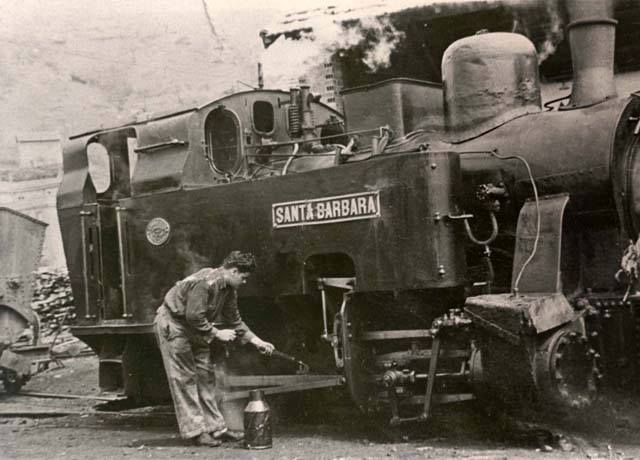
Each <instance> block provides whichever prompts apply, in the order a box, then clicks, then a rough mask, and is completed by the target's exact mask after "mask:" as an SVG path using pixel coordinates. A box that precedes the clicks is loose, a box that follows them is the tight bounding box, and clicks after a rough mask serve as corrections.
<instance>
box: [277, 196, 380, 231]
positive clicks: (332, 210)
mask: <svg viewBox="0 0 640 460" xmlns="http://www.w3.org/2000/svg"><path fill="white" fill-rule="evenodd" d="M271 216H272V220H273V228H285V227H297V226H301V225H319V224H331V223H335V222H347V221H350V220H361V219H374V218H376V217H380V192H379V191H377V190H376V191H375V192H362V193H352V194H349V195H340V196H328V197H324V198H314V199H312V200H299V201H288V202H286V203H273V204H272V205H271Z"/></svg>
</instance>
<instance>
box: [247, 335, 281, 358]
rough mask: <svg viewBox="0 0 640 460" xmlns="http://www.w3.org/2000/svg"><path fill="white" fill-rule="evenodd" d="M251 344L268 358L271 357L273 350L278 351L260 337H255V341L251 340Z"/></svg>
mask: <svg viewBox="0 0 640 460" xmlns="http://www.w3.org/2000/svg"><path fill="white" fill-rule="evenodd" d="M251 343H252V344H253V346H254V347H256V348H257V349H258V351H260V353H262V354H263V355H267V356H269V355H271V353H273V350H275V349H276V347H274V346H273V344H272V343H269V342H265V341H264V340H262V339H261V338H259V337H254V338H253V339H251Z"/></svg>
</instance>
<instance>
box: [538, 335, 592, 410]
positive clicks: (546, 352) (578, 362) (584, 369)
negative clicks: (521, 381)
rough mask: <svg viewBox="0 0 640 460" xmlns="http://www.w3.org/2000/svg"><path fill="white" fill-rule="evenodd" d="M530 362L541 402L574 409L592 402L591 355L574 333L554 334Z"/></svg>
mask: <svg viewBox="0 0 640 460" xmlns="http://www.w3.org/2000/svg"><path fill="white" fill-rule="evenodd" d="M534 362H535V378H536V383H537V387H538V390H539V392H540V396H541V401H542V402H551V403H552V404H556V405H559V406H561V407H564V408H573V409H576V408H583V407H586V406H589V405H590V404H591V403H593V401H594V400H595V398H596V395H597V387H596V374H597V368H596V365H595V353H594V352H593V350H590V349H589V346H588V345H587V344H586V341H585V340H581V337H580V335H579V334H578V333H577V332H575V331H570V330H567V329H560V330H558V331H556V332H555V333H554V334H552V335H551V337H549V338H548V339H547V340H546V341H545V342H544V343H543V345H542V347H541V348H539V349H538V351H537V352H536V354H535V357H534Z"/></svg>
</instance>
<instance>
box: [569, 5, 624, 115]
mask: <svg viewBox="0 0 640 460" xmlns="http://www.w3.org/2000/svg"><path fill="white" fill-rule="evenodd" d="M566 5H567V12H568V14H569V21H570V23H569V25H568V26H567V30H568V32H569V46H570V47H571V60H572V63H573V89H572V91H571V99H570V101H569V104H568V105H567V106H564V107H563V109H565V110H567V109H577V108H580V107H587V106H590V105H594V104H597V103H599V102H602V101H605V100H607V99H610V98H613V97H615V96H616V95H617V93H616V87H615V83H614V81H613V57H614V45H615V34H616V24H617V23H618V21H616V20H614V19H612V18H611V13H612V4H611V1H610V0H604V1H588V2H585V1H584V0H567V3H566Z"/></svg>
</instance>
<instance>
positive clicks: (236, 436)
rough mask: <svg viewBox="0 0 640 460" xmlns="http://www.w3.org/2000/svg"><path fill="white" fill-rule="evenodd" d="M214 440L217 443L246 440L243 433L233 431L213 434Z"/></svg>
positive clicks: (221, 431)
mask: <svg viewBox="0 0 640 460" xmlns="http://www.w3.org/2000/svg"><path fill="white" fill-rule="evenodd" d="M213 439H215V440H217V441H231V442H235V441H242V440H243V439H244V433H243V432H242V431H232V430H228V429H226V428H225V429H224V430H219V431H215V432H214V433H213Z"/></svg>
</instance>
